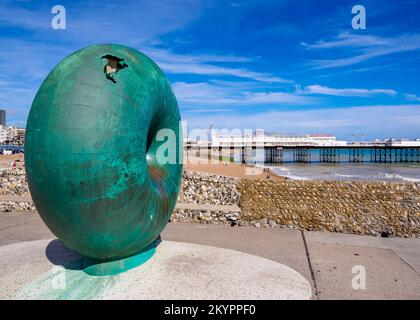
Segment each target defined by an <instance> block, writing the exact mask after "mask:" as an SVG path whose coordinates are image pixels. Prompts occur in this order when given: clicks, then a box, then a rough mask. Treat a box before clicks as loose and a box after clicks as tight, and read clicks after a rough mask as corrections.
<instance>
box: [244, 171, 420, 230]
mask: <svg viewBox="0 0 420 320" xmlns="http://www.w3.org/2000/svg"><path fill="white" fill-rule="evenodd" d="M237 187H238V190H239V192H241V202H240V207H241V210H242V213H241V219H242V220H244V221H247V222H249V223H251V224H253V225H255V224H257V226H258V225H261V226H269V225H270V223H272V224H276V225H281V226H285V227H289V228H298V229H304V230H322V231H331V232H344V233H357V234H369V235H382V236H399V237H420V184H419V183H401V182H360V181H351V182H350V181H297V180H285V181H261V180H259V181H255V180H247V179H243V180H241V181H239V183H238V186H237Z"/></svg>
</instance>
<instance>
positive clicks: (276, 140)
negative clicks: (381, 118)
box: [184, 131, 420, 147]
mask: <svg viewBox="0 0 420 320" xmlns="http://www.w3.org/2000/svg"><path fill="white" fill-rule="evenodd" d="M210 136H211V137H210V139H201V140H200V139H191V138H189V139H184V145H185V146H197V147H204V146H214V147H219V146H220V147H225V146H226V147H228V146H237V147H240V146H249V145H261V146H262V145H264V146H284V147H288V146H289V147H293V146H295V147H305V146H308V147H346V146H353V147H355V146H363V147H368V146H372V147H375V146H377V147H380V146H382V147H420V139H414V140H409V139H385V140H379V139H376V140H373V141H346V140H337V138H336V137H335V136H334V135H332V134H302V135H282V134H275V133H274V134H267V133H265V134H261V135H258V134H255V133H254V134H252V135H244V136H241V135H233V134H232V135H229V134H227V135H226V134H219V133H218V132H217V131H215V132H212V133H211V135H210Z"/></svg>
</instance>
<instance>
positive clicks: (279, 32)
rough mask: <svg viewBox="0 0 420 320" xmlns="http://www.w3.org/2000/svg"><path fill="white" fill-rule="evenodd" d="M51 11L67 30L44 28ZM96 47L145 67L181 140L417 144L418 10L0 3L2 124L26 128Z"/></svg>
mask: <svg viewBox="0 0 420 320" xmlns="http://www.w3.org/2000/svg"><path fill="white" fill-rule="evenodd" d="M332 3H333V4H332ZM56 4H61V5H63V6H64V7H65V8H66V12H67V28H66V30H54V29H52V28H51V19H52V17H53V14H51V8H52V7H53V6H54V5H56ZM356 4H362V5H364V6H365V8H366V12H367V28H366V30H353V29H352V27H351V20H352V18H353V15H352V13H351V8H352V7H353V5H356ZM96 43H120V44H124V45H128V46H131V47H134V48H136V49H138V50H140V51H142V52H143V53H145V54H147V55H148V56H150V57H151V58H152V59H154V60H155V61H156V62H157V63H158V65H159V66H160V67H161V68H162V69H163V70H164V71H165V72H166V74H167V76H168V78H169V80H170V82H171V84H172V86H173V89H174V91H175V94H176V96H177V99H178V102H179V105H180V109H181V113H182V118H183V120H187V121H188V127H189V129H191V128H195V127H202V128H207V127H209V126H210V125H214V126H216V127H218V128H242V129H244V128H249V129H259V128H262V129H265V130H266V131H270V132H279V133H287V134H300V133H332V134H335V135H337V136H338V137H339V138H342V139H348V140H349V139H351V137H350V135H351V134H360V133H362V132H363V133H365V136H366V138H367V139H372V138H387V137H391V136H392V137H395V138H400V137H404V138H416V137H420V81H419V79H420V76H419V75H420V1H413V0H407V1H398V2H397V1H392V2H391V1H334V2H332V1H280V0H278V1H261V0H260V1H241V0H232V1H212V0H206V1H199V0H186V1H181V0H160V1H141V0H137V1H128V0H119V1H115V0H114V1H109V0H101V1H96V0H95V1H79V0H71V1H70V0H60V1H59V2H58V0H54V1H41V0H38V1H24V0H20V1H19V0H13V1H10V0H9V1H7V0H0V47H1V51H0V66H1V72H0V108H4V109H6V110H7V112H8V122H9V123H10V124H17V125H19V126H25V123H26V118H27V115H28V112H29V109H30V105H31V103H32V99H33V97H34V95H35V93H36V91H37V89H38V88H39V86H40V84H41V83H42V80H43V79H44V78H45V77H46V75H47V74H48V72H49V71H50V70H51V69H52V68H53V67H54V66H55V65H56V64H57V63H58V62H59V61H60V60H61V59H63V58H64V57H65V56H67V55H68V54H70V53H72V52H73V51H75V50H77V49H79V48H81V47H85V46H88V45H91V44H96Z"/></svg>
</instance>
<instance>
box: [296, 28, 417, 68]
mask: <svg viewBox="0 0 420 320" xmlns="http://www.w3.org/2000/svg"><path fill="white" fill-rule="evenodd" d="M302 45H303V46H304V47H305V48H307V49H341V48H344V49H345V48H352V49H354V51H355V52H356V53H357V54H356V55H353V56H350V57H346V58H337V59H323V60H319V59H318V60H313V61H311V63H310V64H311V65H313V66H314V67H315V68H318V69H324V68H335V67H343V66H348V65H354V64H358V63H361V62H363V61H366V60H369V59H372V58H375V57H380V56H385V55H390V54H394V53H400V52H407V51H413V50H418V49H420V34H404V35H401V36H399V37H393V38H385V37H378V36H370V35H356V34H350V33H342V34H340V35H339V36H338V37H337V38H336V39H334V40H331V41H324V40H320V41H318V42H316V43H314V44H308V43H304V42H303V43H302Z"/></svg>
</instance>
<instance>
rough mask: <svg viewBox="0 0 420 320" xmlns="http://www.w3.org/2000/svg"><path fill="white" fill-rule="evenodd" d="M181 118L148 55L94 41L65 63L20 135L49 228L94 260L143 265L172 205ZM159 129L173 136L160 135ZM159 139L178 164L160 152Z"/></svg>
mask: <svg viewBox="0 0 420 320" xmlns="http://www.w3.org/2000/svg"><path fill="white" fill-rule="evenodd" d="M179 123H180V113H179V109H178V105H177V101H176V98H175V96H174V94H173V92H172V90H171V87H170V85H169V83H168V81H167V79H166V77H165V75H164V73H163V72H162V71H161V70H160V69H159V67H158V66H157V65H156V64H155V63H154V62H153V61H152V60H151V59H149V58H148V57H146V56H145V55H144V54H142V53H140V52H138V51H136V50H134V49H131V48H128V47H125V46H121V45H114V44H110V45H94V46H90V47H87V48H84V49H82V50H79V51H77V52H75V53H73V54H71V55H70V56H68V57H67V58H65V59H64V60H63V61H61V62H60V63H59V64H58V65H57V66H56V67H55V68H54V69H53V70H52V71H51V73H50V74H49V75H48V76H47V78H46V79H45V81H44V82H43V83H42V85H41V87H40V89H39V91H38V93H37V94H36V97H35V99H34V101H33V104H32V107H31V110H30V113H29V118H28V122H27V131H26V141H25V166H26V173H27V180H28V184H29V189H30V192H31V195H32V198H33V200H34V203H35V206H36V208H37V210H38V212H39V214H40V216H41V218H42V219H43V221H44V222H45V223H46V225H47V226H48V227H49V229H50V230H51V231H52V232H53V233H54V234H55V235H56V236H57V237H58V238H59V239H61V240H62V241H63V243H64V244H65V245H66V246H67V247H69V248H70V249H72V250H74V251H76V252H78V253H80V254H82V255H83V256H85V257H87V258H88V260H89V261H93V262H94V263H101V262H108V261H127V260H124V259H126V258H129V257H135V258H132V259H131V260H130V261H129V263H125V262H124V263H122V264H121V263H120V265H132V264H133V261H134V263H135V261H137V260H138V261H140V260H141V259H139V258H138V254H139V253H141V252H143V251H144V250H145V248H146V247H147V246H150V245H151V243H152V242H153V241H154V240H155V239H156V237H157V236H158V235H159V234H160V232H161V231H162V230H163V228H164V227H165V226H166V224H167V222H168V220H169V218H170V215H171V213H172V211H173V209H174V207H175V203H176V199H177V196H178V192H179V184H180V180H181V177H182V146H181V147H180V143H182V137H181V134H182V133H181V130H180V126H179ZM162 130H163V132H168V130H169V132H173V133H174V134H173V135H167V136H165V135H162V136H161V137H160V138H159V139H158V137H157V135H158V133H159V132H162ZM165 130H166V131H165ZM162 137H163V138H162ZM171 137H172V138H173V137H176V139H170V138H171ZM169 140H171V141H169ZM174 140H175V141H174ZM164 144H167V145H170V146H171V147H168V148H167V150H166V151H165V152H163V153H162V154H163V156H165V155H167V153H168V152H176V157H175V158H176V161H172V162H170V161H166V162H165V161H162V159H160V158H162V156H161V157H160V158H159V156H158V155H159V152H160V149H159V148H163V147H164ZM172 156H173V155H172ZM168 158H169V157H168ZM171 158H173V157H171ZM149 255H150V252H149Z"/></svg>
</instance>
